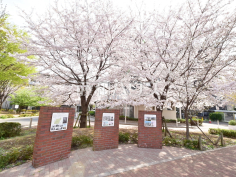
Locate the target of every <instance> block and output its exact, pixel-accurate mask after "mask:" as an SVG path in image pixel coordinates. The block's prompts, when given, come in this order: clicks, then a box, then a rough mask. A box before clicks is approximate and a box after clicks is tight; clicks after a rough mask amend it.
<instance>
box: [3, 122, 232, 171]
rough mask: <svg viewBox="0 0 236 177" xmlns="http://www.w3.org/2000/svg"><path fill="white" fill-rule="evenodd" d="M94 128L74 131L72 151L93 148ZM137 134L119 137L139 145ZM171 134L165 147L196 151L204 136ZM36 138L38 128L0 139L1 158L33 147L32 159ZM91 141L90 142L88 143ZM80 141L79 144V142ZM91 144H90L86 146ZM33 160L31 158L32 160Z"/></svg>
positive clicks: (209, 146) (208, 145)
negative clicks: (11, 151) (15, 150)
mask: <svg viewBox="0 0 236 177" xmlns="http://www.w3.org/2000/svg"><path fill="white" fill-rule="evenodd" d="M93 133H94V131H93V127H92V128H76V129H74V130H73V135H72V136H73V139H72V150H75V149H80V148H85V147H91V146H92V139H93ZM137 133H138V130H135V129H120V134H119V136H121V135H122V136H123V137H126V138H127V139H126V140H124V139H123V140H121V139H120V138H119V139H120V143H137ZM171 134H172V136H173V138H170V137H169V136H167V137H164V133H163V145H164V146H174V147H186V148H190V149H195V150H197V149H198V148H197V145H196V142H197V139H198V137H199V135H202V134H201V133H191V138H192V141H190V142H185V132H184V131H171ZM35 136H36V128H31V129H30V128H23V129H22V131H21V135H20V136H17V137H13V138H7V139H3V138H2V139H0V157H1V153H2V155H3V154H4V153H7V152H9V151H10V150H12V149H19V150H24V149H27V148H29V147H31V151H29V155H30V157H31V156H32V149H33V144H34V141H35ZM207 136H208V137H209V138H210V139H211V140H212V141H213V142H215V141H216V140H217V139H218V137H219V136H218V135H210V134H207ZM88 139H89V141H88ZM78 141H79V142H78ZM83 141H84V142H83ZM224 141H225V145H226V146H229V145H235V144H236V139H234V138H226V137H224ZM87 142H89V144H86V143H87ZM202 144H203V147H204V149H203V150H208V149H213V148H219V147H221V146H220V145H217V146H215V145H212V144H211V143H210V141H209V140H208V139H207V138H206V137H205V136H204V135H202ZM30 159H31V158H29V160H30ZM26 161H27V160H16V161H14V162H13V163H10V164H8V165H7V166H4V167H2V168H0V171H1V170H3V169H6V168H10V167H13V166H16V165H20V164H22V163H24V162H26Z"/></svg>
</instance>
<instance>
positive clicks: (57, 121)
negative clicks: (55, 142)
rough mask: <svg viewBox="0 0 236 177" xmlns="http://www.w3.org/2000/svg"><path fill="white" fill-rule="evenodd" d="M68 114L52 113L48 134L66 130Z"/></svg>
mask: <svg viewBox="0 0 236 177" xmlns="http://www.w3.org/2000/svg"><path fill="white" fill-rule="evenodd" d="M68 117H69V113H53V114H52V121H51V128H50V132H55V131H61V130H67V125H68Z"/></svg>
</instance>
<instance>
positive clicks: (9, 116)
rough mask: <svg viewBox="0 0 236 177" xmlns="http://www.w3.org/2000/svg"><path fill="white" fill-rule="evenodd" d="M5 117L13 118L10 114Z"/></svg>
mask: <svg viewBox="0 0 236 177" xmlns="http://www.w3.org/2000/svg"><path fill="white" fill-rule="evenodd" d="M6 116H7V118H14V115H12V114H7V115H6Z"/></svg>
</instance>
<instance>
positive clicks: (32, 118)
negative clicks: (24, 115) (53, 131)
mask: <svg viewBox="0 0 236 177" xmlns="http://www.w3.org/2000/svg"><path fill="white" fill-rule="evenodd" d="M32 120H33V118H30V124H29V128H31V125H32Z"/></svg>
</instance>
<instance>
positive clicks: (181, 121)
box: [178, 118, 203, 125]
mask: <svg viewBox="0 0 236 177" xmlns="http://www.w3.org/2000/svg"><path fill="white" fill-rule="evenodd" d="M192 120H193V121H194V122H195V124H196V125H197V120H198V122H199V125H202V122H203V121H202V119H196V118H192ZM188 121H189V122H190V119H189V120H188ZM178 122H180V123H184V124H185V123H186V120H185V119H178ZM195 124H194V123H191V125H195Z"/></svg>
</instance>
